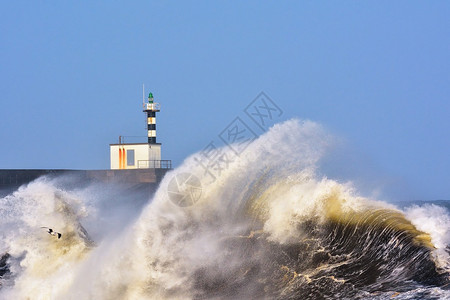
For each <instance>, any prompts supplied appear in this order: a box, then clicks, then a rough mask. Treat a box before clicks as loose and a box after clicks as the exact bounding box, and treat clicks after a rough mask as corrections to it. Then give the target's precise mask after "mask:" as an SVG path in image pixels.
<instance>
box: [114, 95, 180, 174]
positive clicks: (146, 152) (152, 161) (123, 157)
mask: <svg viewBox="0 0 450 300" xmlns="http://www.w3.org/2000/svg"><path fill="white" fill-rule="evenodd" d="M159 111H160V104H159V103H156V102H155V101H154V99H153V93H149V95H148V99H147V102H146V101H145V100H144V101H143V112H144V113H145V115H146V123H147V142H146V143H125V139H124V138H125V137H122V136H120V137H119V143H118V144H110V145H109V147H110V156H111V159H110V162H111V169H113V170H117V169H119V170H120V169H148V168H154V169H159V168H162V169H171V168H172V161H170V160H161V143H157V142H156V113H157V112H159Z"/></svg>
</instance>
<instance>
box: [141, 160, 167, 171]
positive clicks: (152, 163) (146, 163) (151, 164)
mask: <svg viewBox="0 0 450 300" xmlns="http://www.w3.org/2000/svg"><path fill="white" fill-rule="evenodd" d="M137 167H138V169H172V161H171V160H138V162H137Z"/></svg>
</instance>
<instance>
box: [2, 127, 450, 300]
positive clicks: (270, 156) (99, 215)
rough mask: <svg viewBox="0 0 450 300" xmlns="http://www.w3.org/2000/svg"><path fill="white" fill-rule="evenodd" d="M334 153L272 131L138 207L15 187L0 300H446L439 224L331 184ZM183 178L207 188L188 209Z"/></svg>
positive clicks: (69, 191)
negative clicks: (181, 193)
mask: <svg viewBox="0 0 450 300" xmlns="http://www.w3.org/2000/svg"><path fill="white" fill-rule="evenodd" d="M331 141H332V137H330V136H329V135H328V134H327V133H326V132H325V131H324V130H323V129H322V128H321V126H320V125H318V124H316V123H313V122H309V121H306V122H300V121H297V120H290V121H287V122H284V123H282V124H277V125H275V126H274V127H273V128H271V129H270V131H268V132H267V133H265V134H264V135H262V136H261V137H259V138H258V139H257V140H256V141H254V142H253V143H252V144H250V145H249V146H248V147H247V148H246V150H245V151H244V152H243V153H241V154H240V155H239V156H238V157H236V155H235V154H233V153H232V152H231V150H230V149H228V148H223V149H222V150H223V151H224V152H225V153H228V154H229V155H230V156H233V155H234V157H235V159H234V161H233V162H232V163H230V164H229V165H228V166H227V167H226V168H224V170H222V172H221V174H220V176H218V177H217V179H216V180H215V181H212V180H211V178H207V174H205V171H204V169H203V167H201V166H200V165H199V164H198V162H197V161H196V160H195V155H194V156H192V157H190V158H188V159H186V161H185V162H184V163H183V164H182V165H181V166H180V167H179V168H177V169H175V170H173V171H171V172H169V173H167V175H166V176H165V178H164V179H163V181H162V182H161V184H160V186H159V188H158V190H157V191H156V193H155V194H154V195H153V196H152V197H151V199H148V200H147V201H141V200H139V199H140V197H138V196H136V195H134V193H133V191H132V190H123V189H121V188H120V186H108V185H106V184H103V185H102V184H91V185H79V186H77V185H74V184H73V183H71V178H59V179H52V180H51V179H48V178H40V179H38V180H36V181H34V182H32V183H30V184H28V185H26V186H22V187H20V188H19V189H18V190H17V191H15V192H14V193H12V194H10V195H8V196H6V197H4V198H2V199H0V216H1V218H0V228H1V230H0V234H1V236H0V258H1V260H0V299H323V298H331V299H355V298H358V299H366V298H367V299H392V298H394V299H420V298H424V299H446V298H447V299H450V291H449V288H450V287H449V282H450V280H449V274H450V259H449V252H450V250H449V249H450V246H449V245H450V216H449V212H448V210H446V208H444V207H442V206H439V205H422V206H420V205H413V206H409V207H407V208H404V209H402V210H401V209H398V208H396V207H395V206H394V205H391V204H387V203H384V202H381V201H374V200H370V199H367V198H364V197H361V196H359V195H358V192H357V191H355V190H354V188H353V187H352V184H351V183H342V182H337V181H335V180H332V179H329V178H326V177H325V176H324V175H323V174H320V172H319V171H318V166H319V165H320V160H321V158H322V157H324V156H326V153H327V149H328V148H329V146H330V143H331ZM181 173H188V174H193V175H195V176H196V177H197V178H198V179H199V180H200V181H201V183H202V190H201V197H200V198H199V199H198V202H196V203H195V204H193V205H191V206H187V207H180V206H178V205H176V204H175V203H174V202H173V201H171V199H170V198H169V195H168V192H167V191H168V185H169V183H170V181H171V180H172V179H173V178H174V176H176V175H177V174H181ZM186 192H189V190H186ZM41 226H47V227H51V228H54V229H55V230H56V231H58V232H61V233H62V234H63V236H62V238H61V239H57V238H56V237H54V236H51V235H49V234H48V233H47V232H46V231H45V230H44V229H42V228H41Z"/></svg>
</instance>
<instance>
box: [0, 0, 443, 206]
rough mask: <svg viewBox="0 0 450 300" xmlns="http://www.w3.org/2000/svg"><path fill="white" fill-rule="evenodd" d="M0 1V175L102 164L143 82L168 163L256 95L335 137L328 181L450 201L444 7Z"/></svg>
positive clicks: (133, 113) (137, 132)
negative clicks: (155, 107) (156, 109)
mask: <svg viewBox="0 0 450 300" xmlns="http://www.w3.org/2000/svg"><path fill="white" fill-rule="evenodd" d="M0 5H1V10H0V11H1V18H0V34H1V39H0V76H1V78H0V79H1V84H0V95H1V104H2V108H1V110H0V124H1V127H0V141H1V145H2V147H0V168H71V169H106V168H109V146H108V145H109V144H110V143H114V142H116V141H117V139H118V136H119V135H125V136H145V134H146V132H145V123H144V122H145V121H144V116H143V113H142V111H141V101H142V84H143V83H145V85H146V89H147V92H148V91H149V90H151V91H152V92H153V93H154V95H155V99H156V100H157V101H158V102H160V103H161V104H162V111H161V113H159V115H158V127H157V128H158V141H160V142H162V143H163V158H164V159H172V160H173V161H174V163H175V165H178V164H180V163H181V162H182V161H183V159H184V158H185V157H186V156H188V155H190V154H192V153H193V152H195V151H198V150H201V149H202V148H204V147H205V146H206V145H207V144H208V143H209V142H210V141H211V140H212V139H214V138H216V137H217V135H218V134H219V133H220V132H221V131H222V129H223V128H224V127H225V126H226V125H227V124H228V123H230V122H231V121H232V120H233V119H234V117H235V116H237V115H239V114H240V113H242V110H243V109H244V108H245V106H246V105H247V104H248V103H249V102H250V101H251V100H253V99H254V98H255V97H256V96H257V95H258V94H259V92H261V91H264V92H265V93H267V95H269V96H270V97H271V98H272V99H273V100H274V101H275V102H276V103H277V104H278V105H279V106H280V107H281V108H282V109H283V111H284V114H283V116H282V118H283V120H286V119H290V118H294V117H296V118H300V119H309V120H312V121H315V122H318V123H320V124H322V125H323V126H325V127H326V128H327V129H328V130H329V131H330V132H332V133H333V134H335V135H336V136H337V137H339V138H341V139H342V140H344V141H345V147H344V148H345V151H342V152H343V153H344V154H342V153H341V154H339V155H336V157H337V158H336V159H335V162H334V168H333V167H332V168H330V174H327V175H328V176H330V177H333V176H334V177H336V178H337V179H340V180H347V179H354V180H355V181H358V180H359V181H361V182H365V186H366V188H367V190H366V191H365V192H367V193H370V191H371V190H381V191H382V192H381V194H382V196H383V197H386V198H398V199H442V198H446V199H449V198H450V155H449V149H450V130H449V129H450V102H449V95H450V82H449V81H450V20H449V18H448V16H449V15H450V2H446V1H430V2H424V1H395V2H392V1H340V2H337V1H333V2H331V1H330V2H319V1H266V2H262V1H235V2H234V1H177V2H175V1H172V2H170V1H89V2H87V1H85V2H80V1H3V2H2V3H1V4H0ZM130 141H131V140H130Z"/></svg>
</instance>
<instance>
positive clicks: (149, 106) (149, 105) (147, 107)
mask: <svg viewBox="0 0 450 300" xmlns="http://www.w3.org/2000/svg"><path fill="white" fill-rule="evenodd" d="M144 109H145V110H160V109H161V104H159V103H156V102H155V103H144Z"/></svg>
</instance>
